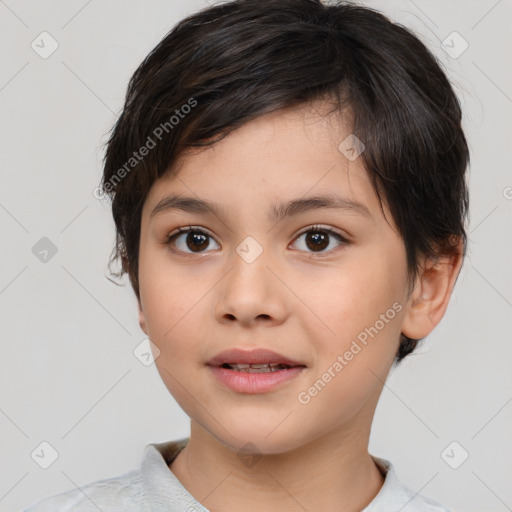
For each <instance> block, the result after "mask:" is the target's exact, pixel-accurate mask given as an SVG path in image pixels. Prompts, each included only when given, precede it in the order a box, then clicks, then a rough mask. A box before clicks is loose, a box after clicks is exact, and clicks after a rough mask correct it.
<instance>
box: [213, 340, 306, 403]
mask: <svg viewBox="0 0 512 512" xmlns="http://www.w3.org/2000/svg"><path fill="white" fill-rule="evenodd" d="M207 366H208V367H209V368H210V370H211V371H212V373H213V375H214V376H215V377H216V378H217V380H218V381H219V382H220V383H221V384H222V385H224V386H227V387H228V388H230V389H231V390H233V391H235V392H238V393H267V392H270V391H273V390H274V389H277V388H280V386H281V385H285V383H286V382H290V381H292V380H294V379H295V378H297V377H298V376H299V375H300V374H301V373H302V371H303V370H304V369H305V368H307V366H306V365H305V364H303V363H301V362H299V361H294V360H293V359H290V358H288V357H286V356H283V355H281V354H278V353H276V352H273V351H272V350H267V349H262V348H260V349H256V350H251V351H246V350H240V349H231V350H225V351H224V352H221V353H219V354H217V355H216V356H215V357H214V358H212V359H211V360H210V361H208V363H207Z"/></svg>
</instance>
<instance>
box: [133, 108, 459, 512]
mask: <svg viewBox="0 0 512 512" xmlns="http://www.w3.org/2000/svg"><path fill="white" fill-rule="evenodd" d="M322 112H323V111H322V104H320V103H315V104H308V105H306V106H303V107H300V108H288V109H284V110H281V111H278V112H274V113H271V114H267V115H264V116H261V117H259V118H257V119H255V120H253V121H250V122H248V123H246V124H245V125H243V126H242V127H241V128H239V129H238V130H236V131H234V132H232V133H231V134H230V135H228V136H227V137H226V138H225V139H224V140H222V141H220V142H218V143H216V144H215V145H214V146H213V147H210V148H207V149H200V150H194V151H189V152H187V153H184V154H183V155H182V156H181V158H180V159H179V161H178V163H177V165H176V168H175V169H173V174H172V175H171V174H168V175H166V176H165V177H163V178H161V179H160V180H158V181H157V182H155V184H154V185H153V187H152V188H151V191H150V193H149V195H148V197H147V199H146V202H145V204H144V207H143V211H142V223H141V238H140V259H139V282H140V302H139V323H140V326H141V328H142V330H143V331H144V332H145V333H146V334H147V336H148V337H149V338H150V340H151V341H152V342H153V343H154V345H155V346H156V347H158V350H159V351H160V352H159V355H158V357H157V358H156V361H155V363H156V366H157V368H158V371H159V373H160V375H161V377H162V379H163V381H164V383H165V385H166V387H167V388H168V390H169V391H170V393H171V394H172V395H173V396H174V398H175V399H176V401H177V402H178V403H179V405H180V406H181V407H182V408H183V410H184V411H185V412H186V414H187V415H188V416H189V417H190V419H191V431H190V440H189V443H188V445H187V446H186V448H185V449H184V450H183V451H182V452H181V453H180V454H179V455H178V457H177V458H176V459H175V460H174V462H173V463H172V464H171V466H170V470H171V471H172V472H173V473H174V474H175V475H176V477H177V478H178V479H179V480H180V481H181V482H182V484H183V485H184V486H185V488H186V489H187V490H188V491H189V492H190V493H191V494H192V496H194V497H195V498H196V499H197V500H198V501H199V502H201V503H202V504H203V505H204V506H205V507H206V508H208V509H209V510H211V511H219V512H220V511H223V512H230V511H234V510H240V509H243V510H244V511H245V512H251V511H253V510H254V511H256V510H258V511H261V510H269V511H274V510H275V511H278V510H279V511H303V510H304V509H305V510H308V511H312V510H324V511H336V512H348V511H355V510H361V509H362V508H364V507H365V506H367V505H368V504H369V503H370V502H371V501H372V499H373V498H374V497H375V496H376V494H377V493H378V492H379V490H380V488H381V486H382V484H383V482H384V479H383V476H382V475H381V473H380V471H379V470H378V468H377V466H376V465H375V463H374V461H373V459H372V458H371V456H370V454H369V453H368V442H369V436H370V428H371V424H372V420H373V416H374V413H375V408H376V405H377V402H378V399H379V396H380V394H381V391H382V388H383V384H384V381H385V380H386V377H387V375H388V373H389V371H390V368H391V365H392V363H393V359H394V357H395V354H396V351H397V349H398V345H399V335H400V333H401V332H403V333H404V334H406V335H407V336H409V337H411V338H421V337H424V336H426V335H428V334H429V333H430V332H431V331H432V329H433V328H434V327H435V326H436V325H437V324H438V323H439V321H440V320H441V318H442V317H443V315H444V313H445V310H446V307H447V305H448V301H449V298H450V294H451V292H452V289H453V286H454V284H455V281H456V278H457V275H458V273H459V271H460V267H461V265H462V257H461V256H460V255H454V256H451V257H444V258H439V259H438V260H436V261H435V262H431V261H429V260H424V261H423V262H422V268H426V269H427V270H425V271H422V272H421V273H420V276H419V277H418V280H417V281H416V283H414V289H413V291H412V293H411V294H410V295H408V291H409V289H408V284H409V283H408V282H407V277H406V253H405V246H404V243H403V240H402V238H401V237H400V235H399V234H398V232H397V230H396V227H395V225H394V223H393V221H392V217H391V214H390V213H389V210H388V209H387V207H386V206H385V205H384V206H385V208H384V211H385V213H386V218H387V221H386V219H385V218H384V217H383V216H382V213H381V211H380V207H379V203H378V199H377V196H376V195H375V193H374V191H373V189H372V187H371V184H370V180H369V177H368V176H367V174H366V171H365V169H364V167H363V164H362V161H361V158H357V159H356V160H354V161H350V160H348V159H347V158H346V157H345V156H344V155H343V154H342V153H341V152H340V151H339V150H338V145H339V143H340V142H341V141H342V140H344V139H345V137H347V135H348V134H349V133H350V129H349V124H348V121H346V122H343V123H341V122H340V121H339V119H338V118H335V117H333V116H326V115H325V113H322ZM170 193H173V194H180V195H185V196H192V197H195V198H201V199H206V200H210V201H212V202H215V203H218V204H219V205H220V206H221V207H222V208H223V209H224V211H225V218H222V219H221V218H219V217H218V216H216V215H212V214H206V213H187V212H183V211H179V210H168V211H161V212H159V213H157V214H156V215H154V216H150V213H151V211H152V210H153V208H154V207H155V205H157V204H158V202H159V201H160V200H162V199H163V198H164V197H166V196H167V195H169V194H170ZM321 193H331V194H333V193H335V194H336V195H339V196H342V197H345V198H348V199H350V200H352V201H358V202H360V203H362V204H364V205H365V206H366V207H367V208H368V209H369V211H370V213H371V215H372V217H371V218H367V217H365V216H363V215H360V214H358V213H356V212H354V211H349V210H337V209H318V210H312V211H309V212H304V213H301V214H299V215H297V216H292V217H288V218H285V219H283V220H281V221H280V222H278V223H276V222H275V221H271V220H270V219H269V218H268V212H269V211H270V207H271V205H273V204H274V203H280V202H284V201H288V200H291V199H296V198H301V197H304V196H308V197H309V196H311V195H317V194H321ZM388 222H389V224H388ZM315 224H320V225H321V226H322V227H323V228H331V229H333V230H334V231H337V232H338V233H340V234H341V235H342V236H344V237H345V238H346V239H347V241H348V243H343V242H340V241H339V240H338V239H337V238H336V237H335V236H329V237H328V240H327V242H326V244H325V246H323V248H321V249H315V246H314V244H312V243H311V242H309V244H308V243H307V238H306V236H307V235H304V234H301V233H303V232H304V231H306V232H307V230H305V228H308V227H310V226H314V225H315ZM190 225H191V226H194V228H202V229H203V230H205V231H206V232H207V234H209V235H210V237H207V238H206V240H205V241H204V243H203V245H201V243H199V247H200V249H199V252H197V251H198V249H197V248H196V246H194V245H193V244H194V242H193V241H192V242H190V239H189V243H188V244H187V233H185V234H181V235H179V236H178V238H177V239H175V240H174V244H173V243H172V242H171V243H170V244H169V245H166V243H165V242H166V239H167V236H168V235H169V234H172V233H174V232H175V231H176V229H177V228H179V227H185V228H186V227H188V226H190ZM311 232H312V233H311ZM309 233H310V234H313V233H318V230H317V229H316V230H315V229H313V230H311V231H309ZM247 236H252V237H253V238H254V239H255V240H256V241H257V242H258V244H259V245H260V246H261V248H262V249H263V252H262V253H261V254H260V255H259V256H258V258H256V260H255V261H254V262H252V263H250V264H249V263H247V262H246V261H244V259H243V258H241V257H240V256H239V254H238V253H237V252H236V248H237V246H239V244H240V243H241V242H242V241H243V240H244V239H245V238H246V237H247ZM200 242H201V241H200ZM196 244H197V242H196ZM397 302H398V303H399V304H400V305H401V310H400V311H399V312H396V314H395V315H394V318H393V319H391V320H389V321H388V322H387V323H385V327H384V328H381V329H380V330H379V332H378V334H377V335H374V337H373V338H369V341H368V344H367V345H366V346H364V347H363V348H362V350H361V351H360V352H358V353H357V355H355V356H354V357H353V359H352V360H351V361H349V362H348V363H347V364H346V366H344V368H343V370H342V371H340V372H338V373H336V374H335V375H336V376H335V377H333V378H332V379H331V381H330V382H329V383H328V384H327V385H326V386H325V387H324V388H323V389H322V390H321V391H320V392H319V393H318V394H316V396H314V397H312V398H311V400H310V401H309V402H308V403H307V404H302V403H300V402H299V400H298V398H297V397H298V395H299V393H300V392H303V391H307V390H308V389H309V388H310V387H311V385H312V384H313V383H314V382H315V381H317V379H319V378H320V377H321V376H322V374H323V373H324V372H325V371H326V370H327V369H328V368H329V367H332V366H333V363H334V362H335V361H336V360H337V358H338V356H339V355H343V354H344V353H345V352H346V351H347V350H348V349H349V348H350V346H351V343H352V341H353V340H355V339H356V337H357V335H358V334H359V333H361V332H362V331H364V329H365V327H369V326H373V325H375V323H376V321H377V320H378V319H379V318H381V317H380V315H381V314H385V313H386V311H387V310H389V309H390V308H392V305H393V304H394V303H397ZM235 347H236V348H242V349H253V348H256V347H264V348H269V349H271V350H274V351H276V352H278V353H280V354H283V355H285V356H287V357H289V358H292V359H294V360H297V361H300V362H302V363H303V364H305V365H306V366H307V368H306V369H305V370H304V371H302V373H301V374H300V375H299V376H298V377H296V378H295V379H292V380H290V381H287V382H286V383H284V384H281V385H280V386H279V387H277V388H275V389H274V390H272V391H269V392H266V393H260V394H246V393H237V392H234V391H232V390H230V389H228V388H226V387H225V386H223V385H222V384H221V383H220V382H219V381H218V380H217V379H216V378H215V377H214V376H213V375H212V372H211V370H210V369H209V368H208V367H207V366H206V362H207V361H208V360H209V359H211V358H212V357H213V356H215V355H216V354H217V353H219V352H220V351H222V350H225V349H228V348H235ZM248 442H250V443H252V444H253V445H254V446H255V447H256V448H254V449H252V450H251V449H249V448H247V447H245V448H244V445H246V443H248ZM240 450H241V451H242V452H248V453H253V455H255V456H256V457H257V459H253V461H254V460H257V462H256V463H255V464H252V465H248V464H246V463H245V462H244V461H243V460H242V457H241V456H240V453H238V452H239V451H240Z"/></svg>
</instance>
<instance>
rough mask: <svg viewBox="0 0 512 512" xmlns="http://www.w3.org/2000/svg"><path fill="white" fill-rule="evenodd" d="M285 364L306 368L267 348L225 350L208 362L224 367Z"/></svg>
mask: <svg viewBox="0 0 512 512" xmlns="http://www.w3.org/2000/svg"><path fill="white" fill-rule="evenodd" d="M225 363H228V364H265V363H270V364H285V365H287V366H306V365H304V364H303V363H300V362H298V361H294V360H293V359H290V358H289V357H286V356H283V355H281V354H278V353H277V352H274V351H272V350H268V349H266V348H257V349H254V350H242V349H238V348H232V349H229V350H223V351H222V352H219V353H218V354H217V355H216V356H214V357H213V358H212V359H210V360H209V361H208V363H207V364H208V365H210V366H222V365H223V364H225Z"/></svg>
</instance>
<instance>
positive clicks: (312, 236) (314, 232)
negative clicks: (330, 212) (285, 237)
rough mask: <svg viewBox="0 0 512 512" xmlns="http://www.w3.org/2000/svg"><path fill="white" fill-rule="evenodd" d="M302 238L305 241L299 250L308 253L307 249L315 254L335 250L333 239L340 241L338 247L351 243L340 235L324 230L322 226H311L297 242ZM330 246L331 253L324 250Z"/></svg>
mask: <svg viewBox="0 0 512 512" xmlns="http://www.w3.org/2000/svg"><path fill="white" fill-rule="evenodd" d="M304 235H305V236H304ZM302 237H304V239H303V241H302V243H300V244H299V249H300V250H306V251H307V249H312V251H311V252H313V253H324V252H330V251H331V250H333V247H332V238H335V239H336V240H338V244H337V246H340V245H344V244H348V243H349V241H348V240H347V239H346V238H345V237H343V236H342V235H340V234H339V233H337V232H335V231H334V230H332V229H329V228H323V227H322V226H311V227H309V228H307V230H306V231H303V232H302V233H301V234H300V235H299V236H298V237H297V239H296V240H300V239H301V238H302ZM329 246H331V249H329V251H326V250H324V249H326V248H328V247H329Z"/></svg>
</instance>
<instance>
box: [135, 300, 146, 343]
mask: <svg viewBox="0 0 512 512" xmlns="http://www.w3.org/2000/svg"><path fill="white" fill-rule="evenodd" d="M137 308H138V311H139V325H140V328H141V329H142V331H143V332H144V333H145V334H146V336H148V328H147V325H146V316H145V315H144V311H142V305H141V303H140V299H139V300H138V301H137Z"/></svg>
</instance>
